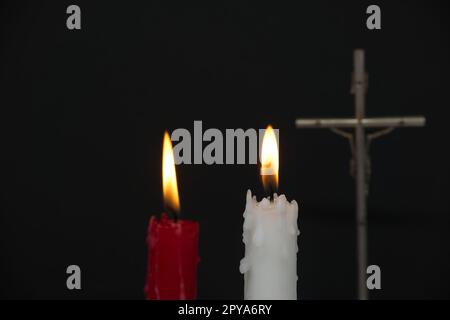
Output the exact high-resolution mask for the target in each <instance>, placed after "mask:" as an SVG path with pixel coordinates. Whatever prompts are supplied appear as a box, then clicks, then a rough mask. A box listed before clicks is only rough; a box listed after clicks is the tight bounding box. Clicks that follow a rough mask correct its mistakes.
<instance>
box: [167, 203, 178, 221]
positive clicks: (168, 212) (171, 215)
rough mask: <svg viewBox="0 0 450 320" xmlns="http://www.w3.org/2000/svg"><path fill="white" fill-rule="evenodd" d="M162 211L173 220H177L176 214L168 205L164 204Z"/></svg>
mask: <svg viewBox="0 0 450 320" xmlns="http://www.w3.org/2000/svg"><path fill="white" fill-rule="evenodd" d="M164 211H165V212H166V214H167V215H168V216H169V217H172V218H173V221H174V222H175V223H176V222H177V221H178V215H177V213H176V212H175V210H173V209H172V208H171V207H170V206H165V209H164Z"/></svg>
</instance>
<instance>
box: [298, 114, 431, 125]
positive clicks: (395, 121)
mask: <svg viewBox="0 0 450 320" xmlns="http://www.w3.org/2000/svg"><path fill="white" fill-rule="evenodd" d="M357 124H358V120H357V119H356V118H336V119H333V118H318V119H297V120H296V121H295V126H296V127H297V128H355V127H356V126H357ZM361 124H362V126H363V127H365V128H384V127H392V128H396V127H423V126H424V125H425V117H422V116H414V117H389V118H388V117H382V118H363V119H361Z"/></svg>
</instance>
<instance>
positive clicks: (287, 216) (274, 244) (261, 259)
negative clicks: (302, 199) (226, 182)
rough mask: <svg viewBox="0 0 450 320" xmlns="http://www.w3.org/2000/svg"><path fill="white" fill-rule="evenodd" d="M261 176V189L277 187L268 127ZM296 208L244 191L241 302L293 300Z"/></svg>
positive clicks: (274, 147)
mask: <svg viewBox="0 0 450 320" xmlns="http://www.w3.org/2000/svg"><path fill="white" fill-rule="evenodd" d="M261 176H262V178H263V179H262V180H263V184H264V186H265V187H271V188H276V186H277V185H278V145H277V142H276V137H275V134H274V132H273V129H272V127H270V126H269V127H268V128H267V130H266V133H265V135H264V139H263V144H262V152H261ZM297 217H298V205H297V202H296V201H295V200H293V201H292V202H289V201H288V200H287V199H286V197H285V196H284V195H280V196H277V194H274V195H273V200H270V199H269V198H263V199H262V200H261V202H258V201H257V200H256V197H255V196H252V193H251V191H250V190H248V191H247V204H246V206H245V212H244V219H245V220H244V226H243V242H244V244H245V256H244V258H243V259H242V260H241V264H240V266H239V270H240V272H241V273H243V274H244V299H245V300H267V299H273V300H296V299H297V279H298V277H297V252H298V246H297V236H298V235H299V234H300V232H299V230H298V226H297Z"/></svg>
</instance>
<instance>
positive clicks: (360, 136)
mask: <svg viewBox="0 0 450 320" xmlns="http://www.w3.org/2000/svg"><path fill="white" fill-rule="evenodd" d="M367 79H368V77H367V74H366V72H365V70H364V50H362V49H356V50H355V51H354V52H353V75H352V86H351V94H353V95H354V96H355V117H354V118H338V119H329V118H328V119H327V118H325V119H297V120H296V121H295V125H296V127H297V128H327V129H330V130H331V131H332V132H334V133H336V134H338V135H340V136H343V137H344V138H346V139H348V140H349V142H350V149H351V153H352V159H351V165H350V167H351V175H352V176H353V177H354V179H355V185H356V188H355V189H356V242H357V246H356V247H357V252H356V256H357V280H358V284H357V285H358V286H357V290H358V291H357V292H358V299H360V300H367V299H368V298H369V293H368V289H367V285H366V277H367V274H366V270H367V207H366V200H367V196H368V181H369V179H370V171H371V170H370V157H369V147H370V143H371V141H372V140H374V139H376V138H379V137H381V136H383V135H386V134H388V133H390V132H392V130H394V129H395V128H399V127H422V126H424V125H425V118H424V117H423V116H414V117H392V118H391V117H390V118H387V117H383V118H366V116H365V94H366V91H367ZM346 128H347V129H348V128H351V129H352V130H351V131H353V132H351V131H350V132H349V131H346V130H345V129H346ZM366 129H372V131H371V132H370V133H369V132H367V133H366Z"/></svg>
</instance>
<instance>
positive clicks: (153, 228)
mask: <svg viewBox="0 0 450 320" xmlns="http://www.w3.org/2000/svg"><path fill="white" fill-rule="evenodd" d="M163 194H164V204H165V207H166V208H168V209H170V211H171V212H172V213H173V214H174V219H169V218H168V217H167V215H166V214H165V213H163V214H162V216H161V219H158V218H156V217H155V216H153V217H151V218H150V222H149V225H148V232H147V247H148V256H147V279H146V284H145V288H144V292H145V296H146V298H147V299H149V300H185V299H188V300H192V299H195V297H196V294H197V264H198V261H199V257H198V230H199V225H198V223H197V222H194V221H189V220H181V219H177V216H176V215H177V214H178V213H179V209H180V203H179V198H178V186H177V181H176V172H175V161H174V158H173V150H172V142H171V140H170V137H169V134H168V133H167V132H166V133H165V134H164V142H163Z"/></svg>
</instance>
